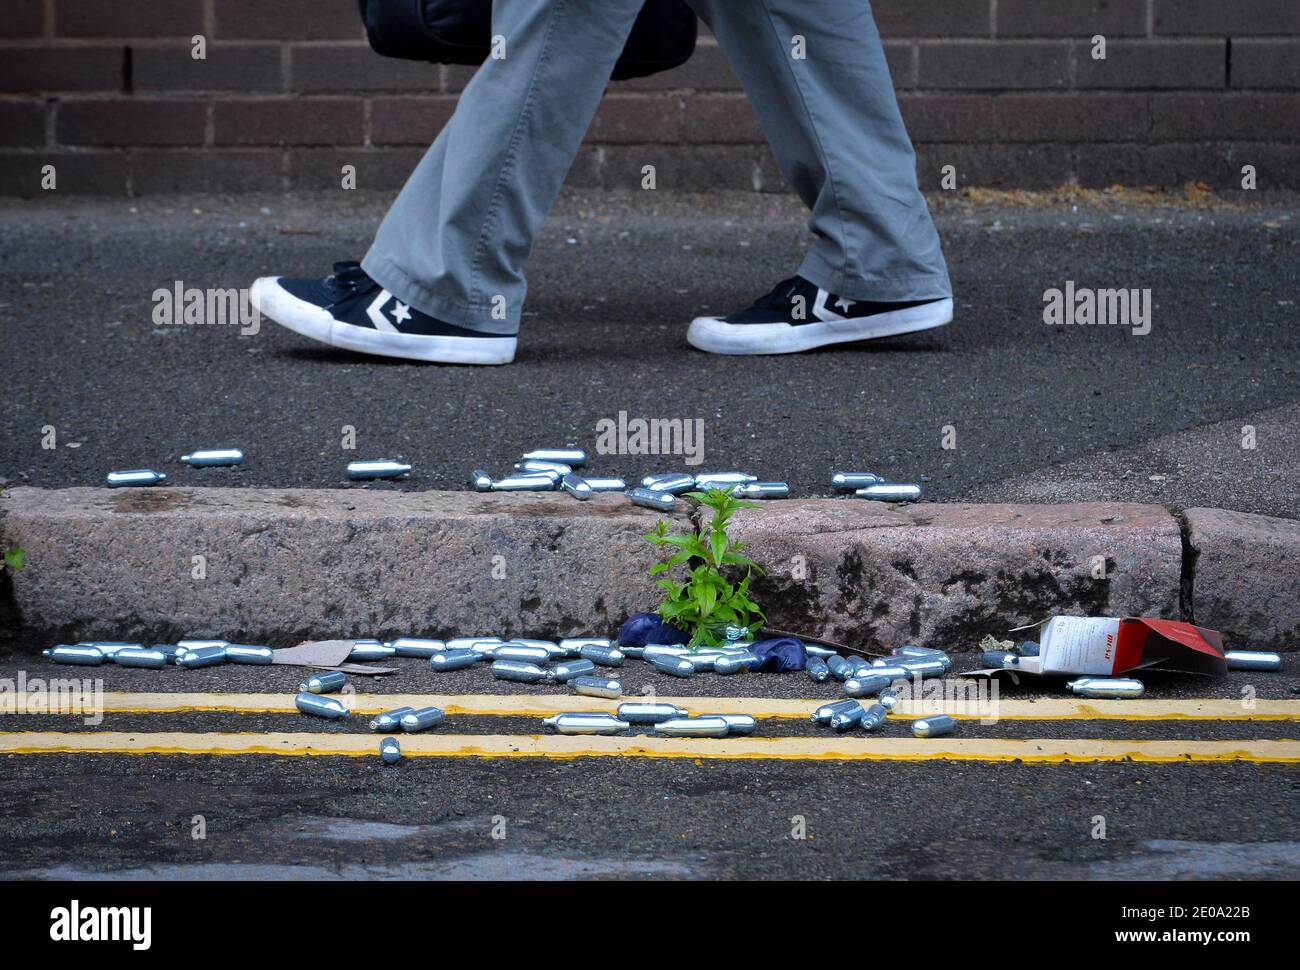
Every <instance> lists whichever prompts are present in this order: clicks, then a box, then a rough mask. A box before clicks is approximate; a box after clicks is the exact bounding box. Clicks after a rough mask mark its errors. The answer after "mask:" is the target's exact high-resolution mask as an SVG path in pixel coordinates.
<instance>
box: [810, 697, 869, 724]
mask: <svg viewBox="0 0 1300 970" xmlns="http://www.w3.org/2000/svg"><path fill="white" fill-rule="evenodd" d="M861 709H862V705H861V704H859V703H858V702H857V701H855V700H843V701H833V702H832V703H830V704H823V705H821V707H819V708H817V710H815V711H813V712H812V717H811V720H812V722H813V723H814V724H820V725H821V726H822V727H826V726H827V725H829V724H830V723H831V718H833V717H834V716H835V715H836V714H840V713H843V712H846V711H853V710H861Z"/></svg>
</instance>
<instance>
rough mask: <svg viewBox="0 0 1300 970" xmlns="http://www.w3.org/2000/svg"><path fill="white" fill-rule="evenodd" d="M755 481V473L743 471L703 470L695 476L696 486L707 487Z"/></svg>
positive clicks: (756, 477)
mask: <svg viewBox="0 0 1300 970" xmlns="http://www.w3.org/2000/svg"><path fill="white" fill-rule="evenodd" d="M756 481H758V476H757V475H748V474H746V473H745V472H704V473H703V474H700V475H696V476H695V485H696V487H697V488H709V487H711V486H714V485H722V486H727V485H744V484H746V483H748V482H756Z"/></svg>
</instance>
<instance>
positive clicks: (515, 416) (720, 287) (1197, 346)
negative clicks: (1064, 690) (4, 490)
mask: <svg viewBox="0 0 1300 970" xmlns="http://www.w3.org/2000/svg"><path fill="white" fill-rule="evenodd" d="M385 204H386V199H384V198H377V197H375V196H358V195H356V194H352V193H339V194H335V195H320V196H306V197H297V198H288V199H286V198H282V197H279V196H277V197H274V198H257V197H235V198H213V197H192V198H154V199H147V200H135V201H87V200H79V199H71V198H57V199H54V198H43V199H39V200H34V201H27V202H22V201H6V202H0V240H2V241H3V246H4V251H5V254H6V255H5V260H4V263H3V265H2V266H0V288H2V291H3V292H2V295H0V360H3V362H4V363H3V367H4V374H5V398H6V400H5V406H4V408H3V412H2V415H0V478H3V479H9V480H11V481H14V482H18V483H22V484H31V485H40V486H48V487H57V486H67V485H87V484H98V483H100V482H102V481H103V476H104V474H105V473H106V472H107V471H109V470H110V469H114V468H133V467H141V466H153V467H157V468H159V469H160V470H163V471H167V472H169V473H170V474H171V475H172V480H173V482H174V483H176V484H181V485H205V484H223V485H224V484H241V485H264V486H307V487H338V486H342V485H344V484H346V483H345V481H344V475H343V468H344V466H345V465H346V463H347V462H348V461H350V460H353V459H356V458H377V457H395V456H402V457H404V458H406V459H408V460H410V461H411V462H413V464H414V465H415V472H414V474H413V475H412V476H411V478H410V479H409V481H406V482H403V483H401V484H398V485H393V486H375V487H398V488H409V489H430V488H462V487H465V482H466V479H467V477H468V474H469V472H470V470H471V469H473V468H476V467H483V468H486V469H488V470H489V471H493V472H504V471H505V470H507V469H508V467H509V465H510V463H511V462H512V461H513V460H514V459H515V457H516V456H517V455H518V454H519V453H520V452H521V451H522V450H524V449H526V448H530V447H535V446H549V445H563V444H576V445H579V446H583V447H586V448H587V449H588V450H589V451H592V450H594V447H595V442H596V424H597V422H598V421H599V420H600V419H602V418H615V419H616V418H617V416H618V415H619V413H620V412H626V413H627V414H628V415H629V416H631V417H634V418H635V417H641V418H669V419H672V418H681V419H686V420H690V419H701V420H702V421H703V422H704V464H703V466H699V467H697V469H696V470H703V469H704V467H705V466H707V468H712V469H717V470H727V469H737V468H739V469H743V470H748V471H751V472H753V473H754V474H757V475H758V476H759V477H760V478H762V479H766V480H784V481H788V482H789V483H790V485H791V486H792V489H793V490H794V492H795V493H796V494H805V495H810V494H827V493H828V492H829V489H828V477H829V473H830V471H831V470H832V469H833V468H842V467H854V468H861V469H864V470H871V471H875V472H877V473H879V474H882V475H885V476H887V477H889V478H891V479H895V480H901V481H917V480H921V481H923V483H924V484H925V486H926V490H927V494H928V497H930V498H932V499H935V500H939V501H957V500H981V501H998V500H1028V501H1062V500H1069V499H1099V498H1108V499H1123V500H1137V501H1149V502H1156V503H1161V504H1165V505H1168V506H1190V505H1198V504H1199V505H1219V506H1224V507H1228V508H1234V509H1241V510H1245V511H1254V512H1264V513H1270V514H1276V515H1284V516H1295V515H1296V514H1297V511H1298V507H1297V503H1296V498H1295V496H1296V488H1295V483H1296V481H1297V479H1298V477H1300V476H1297V474H1296V472H1297V468H1298V467H1300V380H1298V379H1297V361H1298V360H1300V328H1297V327H1296V326H1295V318H1296V308H1297V300H1298V299H1300V245H1297V243H1298V242H1300V219H1297V218H1296V216H1297V211H1300V202H1298V201H1297V199H1296V198H1295V197H1294V196H1277V197H1271V198H1266V199H1261V200H1256V199H1253V198H1251V199H1234V200H1232V201H1227V202H1225V201H1214V200H1209V201H1207V200H1205V199H1201V198H1193V199H1191V200H1190V201H1186V202H1185V203H1183V204H1170V203H1168V202H1167V201H1165V202H1162V201H1159V200H1156V201H1152V200H1150V199H1142V198H1134V197H1131V196H1125V197H1122V198H1121V197H1115V198H1112V197H1109V196H1105V195H1098V194H1096V193H1093V194H1088V195H1084V196H1081V197H1079V198H1078V199H1075V200H1070V199H1065V200H1061V199H1056V200H1050V199H1049V200H1043V199H1041V198H1036V199H1030V200H1029V201H1026V200H1024V199H1022V198H1019V197H1002V196H996V197H992V199H991V200H981V199H975V200H945V199H936V200H935V209H936V212H937V220H938V223H939V227H940V231H941V234H942V236H943V240H944V244H945V247H946V251H947V254H948V259H949V263H950V265H951V269H952V276H953V280H954V285H955V288H956V302H957V320H956V322H955V324H954V325H953V326H951V327H948V328H944V329H943V330H940V331H935V332H932V333H927V334H921V335H913V336H908V337H901V338H895V339H890V340H885V341H880V342H876V343H873V344H865V345H854V346H848V347H840V348H837V349H830V350H825V351H822V352H816V353H810V354H805V355H800V356H793V357H762V358H718V357H712V356H708V355H704V354H701V353H698V352H696V351H693V350H692V349H690V348H689V346H688V345H687V344H686V342H685V339H684V333H685V328H686V324H687V322H688V321H689V320H690V319H691V318H692V317H693V316H695V315H697V314H699V313H701V312H705V311H708V312H720V311H727V310H730V309H734V308H739V307H742V306H745V305H747V304H748V303H749V302H750V301H751V300H753V299H754V298H755V297H757V296H759V295H761V294H763V293H764V292H766V291H767V290H768V289H770V287H771V286H772V285H773V284H774V283H775V282H776V281H777V280H779V279H781V278H783V277H785V276H787V275H789V274H790V273H792V272H793V270H794V268H795V267H796V266H797V265H798V262H799V257H800V254H801V252H802V250H803V248H804V246H805V245H806V242H807V234H806V230H805V228H804V217H803V214H802V212H801V211H800V209H799V207H798V204H797V203H796V202H795V201H793V200H792V199H791V198H788V197H785V196H772V195H741V194H736V195H715V196H707V197H703V196H671V195H668V194H665V193H640V194H567V195H565V196H564V198H563V199H562V200H561V203H560V205H559V207H558V209H557V212H556V214H555V215H554V217H553V218H552V220H551V221H550V222H549V223H548V224H547V227H546V229H545V230H544V232H543V233H542V236H541V238H540V240H539V242H538V244H537V247H536V251H535V254H534V259H533V261H532V264H531V295H530V302H529V304H528V306H527V309H526V313H527V316H526V319H525V325H524V330H523V334H522V341H521V346H520V352H519V359H518V362H517V363H516V364H514V365H513V366H510V367H504V368H464V367H446V366H429V365H417V364H407V363H403V362H394V361H390V360H384V359H379V358H368V357H362V356H357V355H354V354H351V353H348V352H345V351H339V350H334V349H330V348H327V347H323V346H319V345H315V344H313V343H311V342H309V341H308V340H306V339H305V338H302V337H300V336H298V335H296V334H293V333H290V332H288V331H285V330H283V329H281V328H279V327H277V326H275V325H273V324H271V323H269V322H266V323H264V326H263V327H262V328H261V329H260V330H259V332H258V333H256V334H255V335H250V336H241V335H240V332H239V328H238V327H235V326H229V325H227V326H219V325H210V326H188V325H184V324H179V325H174V324H161V325H160V324H156V323H155V322H154V321H153V319H152V314H153V311H154V303H153V294H154V292H155V290H157V289H159V288H164V289H172V288H174V287H175V285H176V284H177V283H178V282H183V283H184V285H185V286H186V287H200V288H227V287H246V286H248V285H249V284H250V283H251V282H252V280H253V279H254V278H255V277H257V276H260V275H268V274H281V275H317V274H321V275H323V274H324V273H325V272H327V271H328V268H329V266H330V264H331V262H332V261H334V260H336V259H341V258H348V257H353V258H355V257H359V256H360V255H361V254H362V253H364V251H365V249H366V246H367V244H368V241H369V238H370V236H371V234H372V232H373V228H374V226H375V224H376V222H377V220H378V218H379V217H380V216H381V215H382V213H383V211H384V208H385ZM1067 281H1074V282H1075V283H1076V285H1077V286H1080V287H1092V288H1126V289H1144V288H1150V289H1151V291H1152V296H1151V299H1152V303H1153V307H1152V316H1151V331H1150V333H1149V334H1147V335H1145V336H1137V335H1135V334H1134V333H1133V332H1132V329H1131V328H1126V327H1122V326H1094V327H1083V326H1061V327H1050V326H1047V325H1046V324H1045V323H1044V322H1043V306H1044V303H1043V299H1044V296H1043V295H1044V292H1045V291H1046V290H1047V289H1049V288H1051V287H1061V286H1064V285H1065V283H1066V282H1067ZM46 426H52V427H53V428H54V429H55V432H56V440H55V442H54V445H55V446H54V447H53V448H45V447H43V444H46V443H49V440H48V436H46V435H45V434H44V433H43V429H44V428H46ZM344 426H351V427H353V428H355V429H356V433H357V448H356V450H355V451H349V450H345V449H343V447H342V444H343V434H344V431H343V429H344ZM1247 427H1249V428H1252V429H1254V431H1253V444H1254V447H1250V448H1248V447H1243V441H1244V440H1246V439H1247V438H1248V437H1250V434H1249V433H1248V432H1244V431H1243V429H1244V428H1247ZM948 429H951V432H948ZM946 433H947V434H948V438H949V441H950V442H951V441H952V440H954V435H955V444H956V447H955V448H952V449H945V448H944V447H943V443H944V439H945V434H946ZM196 446H207V447H212V446H240V447H243V448H244V449H245V450H246V452H247V453H248V456H249V457H248V461H247V463H246V464H245V465H244V466H243V467H241V468H238V469H235V470H229V469H225V470H208V471H197V470H190V469H187V468H185V467H184V466H181V465H179V464H178V462H177V460H176V459H177V458H178V457H179V456H180V455H181V454H183V453H184V452H186V451H187V450H189V449H191V448H194V447H196ZM681 464H682V462H681V459H680V458H677V457H672V456H669V457H656V456H640V455H636V456H633V455H608V456H599V458H598V460H596V461H594V462H593V464H592V466H591V467H592V468H593V469H594V470H596V471H598V472H608V473H616V474H622V475H623V476H624V477H627V478H635V477H639V476H640V475H642V474H646V473H649V472H652V471H661V470H671V469H673V468H676V467H681Z"/></svg>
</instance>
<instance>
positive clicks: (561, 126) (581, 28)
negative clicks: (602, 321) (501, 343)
mask: <svg viewBox="0 0 1300 970" xmlns="http://www.w3.org/2000/svg"><path fill="white" fill-rule="evenodd" d="M643 3H644V0H495V2H494V3H493V7H492V30H493V33H494V34H495V35H500V36H502V37H504V42H505V57H504V58H502V59H499V60H498V59H493V58H489V59H488V60H487V61H486V62H485V63H484V64H483V66H482V67H480V68H479V70H478V71H477V72H476V73H475V74H474V77H473V79H472V80H471V81H470V82H469V84H468V85H467V86H466V88H465V90H464V92H463V93H462V94H461V97H460V101H459V103H458V104H457V106H456V111H455V113H454V114H453V116H452V118H451V120H450V121H449V122H448V123H447V125H446V127H445V128H444V129H443V130H442V132H441V134H439V135H438V138H437V140H436V141H435V142H434V143H433V147H432V148H430V149H429V152H428V154H427V155H426V156H425V157H424V159H423V160H422V161H421V162H420V164H419V166H418V167H417V168H416V169H415V172H414V173H413V174H412V175H411V177H410V179H409V180H408V181H407V183H406V185H405V187H404V188H403V189H402V191H401V194H400V195H399V196H398V197H397V201H396V202H395V203H394V205H393V207H392V209H391V210H390V211H389V213H388V215H387V217H386V218H385V219H384V221H383V224H382V225H381V226H380V228H379V232H378V235H377V236H376V237H375V241H374V245H373V246H372V247H371V249H370V252H369V253H368V254H367V255H366V258H365V259H364V260H363V262H362V266H363V268H364V269H365V270H366V272H367V273H369V274H370V276H372V277H373V278H374V279H375V280H377V281H378V282H379V283H381V284H382V285H383V286H384V288H385V289H387V290H388V291H389V292H391V293H393V294H394V295H396V296H398V297H399V298H401V299H402V300H405V301H406V302H408V303H409V304H411V305H412V306H415V307H418V308H419V309H421V310H423V311H424V312H425V313H428V314H430V315H432V316H435V317H437V318H439V319H441V320H445V321H448V322H450V323H455V324H458V325H460V326H462V327H466V328H468V329H472V330H481V331H485V332H489V333H515V332H516V331H517V330H518V329H519V319H520V312H521V309H522V306H523V302H524V294H525V290H526V283H525V280H524V264H525V262H526V261H527V259H528V254H529V251H530V249H531V248H532V244H533V236H534V235H535V233H536V232H537V229H538V228H539V227H540V225H541V224H542V222H543V221H544V220H545V218H546V216H547V213H549V212H550V209H551V207H552V205H553V204H554V202H555V198H556V196H557V195H558V193H559V190H560V186H561V185H562V184H563V182H564V177H565V174H566V173H567V172H568V170H569V166H570V165H571V164H572V162H573V158H574V156H575V155H576V154H577V152H578V148H579V146H580V144H581V142H582V138H583V135H584V134H585V133H586V131H587V128H588V126H589V125H590V124H591V119H592V117H593V116H594V115H595V113H596V108H597V107H598V106H599V104H600V99H601V96H602V95H603V94H604V92H605V87H606V85H607V83H608V81H609V77H610V75H611V73H612V72H613V70H614V64H615V62H616V61H617V60H618V57H619V55H620V54H621V53H622V51H623V46H624V44H625V43H626V41H627V36H628V33H629V32H630V31H631V29H632V24H633V22H634V21H635V20H636V16H637V14H638V13H639V12H640V9H641V6H642V4H643ZM494 309H495V313H494Z"/></svg>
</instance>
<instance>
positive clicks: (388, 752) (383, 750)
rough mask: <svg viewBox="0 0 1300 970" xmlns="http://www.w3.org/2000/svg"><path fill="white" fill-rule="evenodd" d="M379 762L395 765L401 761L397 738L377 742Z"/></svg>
mask: <svg viewBox="0 0 1300 970" xmlns="http://www.w3.org/2000/svg"><path fill="white" fill-rule="evenodd" d="M379 760H381V761H382V762H383V763H384V764H386V765H395V764H397V762H399V761H401V760H402V746H401V745H400V744H398V743H397V738H384V740H382V741H380V742H379Z"/></svg>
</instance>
